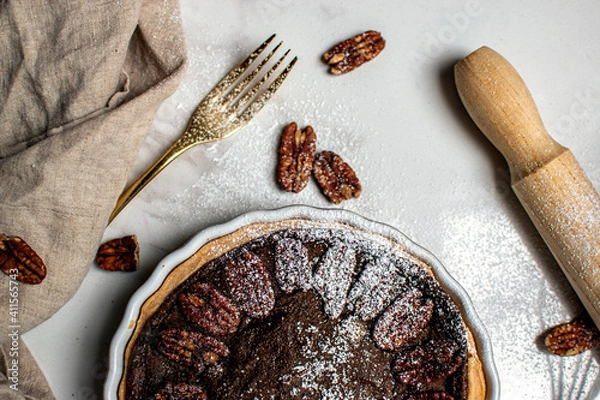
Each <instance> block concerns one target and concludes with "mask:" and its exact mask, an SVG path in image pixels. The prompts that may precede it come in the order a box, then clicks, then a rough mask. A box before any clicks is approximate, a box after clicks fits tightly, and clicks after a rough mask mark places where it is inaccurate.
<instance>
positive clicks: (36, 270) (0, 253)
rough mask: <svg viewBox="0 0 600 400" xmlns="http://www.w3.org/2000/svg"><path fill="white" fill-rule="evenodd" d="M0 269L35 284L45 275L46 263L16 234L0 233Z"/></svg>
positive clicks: (20, 279)
mask: <svg viewBox="0 0 600 400" xmlns="http://www.w3.org/2000/svg"><path fill="white" fill-rule="evenodd" d="M0 269H1V270H2V272H4V273H5V274H6V275H8V276H10V277H11V278H14V279H16V280H18V281H19V282H22V283H26V284H30V285H37V284H39V283H41V282H42V281H43V280H44V278H45V277H46V265H45V264H44V261H43V260H42V259H41V258H40V256H38V255H37V253H36V252H35V251H34V250H33V249H32V248H31V246H29V245H28V244H27V242H25V240H23V239H21V238H20V237H18V236H13V237H8V236H6V235H4V234H0Z"/></svg>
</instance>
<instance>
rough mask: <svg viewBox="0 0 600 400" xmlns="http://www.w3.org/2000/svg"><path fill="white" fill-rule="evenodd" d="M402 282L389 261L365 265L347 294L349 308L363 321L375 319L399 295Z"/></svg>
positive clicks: (381, 260)
mask: <svg viewBox="0 0 600 400" xmlns="http://www.w3.org/2000/svg"><path fill="white" fill-rule="evenodd" d="M404 280H405V278H404V277H403V276H402V275H400V274H399V273H398V269H397V268H396V265H394V264H393V263H392V262H391V261H390V260H389V259H379V260H376V261H371V262H369V263H367V265H366V266H365V267H364V268H363V270H362V271H361V273H360V275H359V277H358V279H357V281H356V283H354V285H353V286H352V289H351V290H350V294H348V305H349V308H351V309H352V310H354V313H355V314H356V315H358V316H359V317H360V318H361V319H362V320H363V321H370V320H372V319H374V318H376V317H377V316H378V315H379V314H380V313H381V312H383V310H385V309H386V307H388V306H389V305H390V303H391V302H392V301H393V300H394V298H396V296H397V295H398V294H399V293H400V290H401V288H402V286H403V282H404Z"/></svg>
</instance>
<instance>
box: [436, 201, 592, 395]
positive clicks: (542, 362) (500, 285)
mask: <svg viewBox="0 0 600 400" xmlns="http://www.w3.org/2000/svg"><path fill="white" fill-rule="evenodd" d="M522 212H523V213H524V211H522ZM523 217H526V216H525V215H523ZM441 222H442V224H443V225H444V228H443V231H444V232H447V235H446V236H445V237H444V241H443V246H442V248H443V250H444V251H443V252H442V253H441V254H440V255H439V256H440V258H441V259H442V260H443V262H444V264H446V266H447V267H448V268H451V269H452V273H453V275H454V277H455V278H456V279H457V280H458V281H459V282H460V283H461V285H462V286H464V287H465V288H466V289H467V292H468V293H470V294H471V295H472V296H473V297H472V299H473V300H474V302H475V304H474V306H475V310H476V311H477V313H478V314H479V316H480V317H481V318H482V319H483V321H484V324H485V326H486V328H487V331H488V334H490V336H491V339H492V345H493V349H494V350H496V351H495V352H494V360H495V363H496V366H497V368H498V372H499V374H500V376H502V377H504V379H506V380H507V381H509V382H511V385H505V386H503V388H502V392H503V393H504V395H505V396H506V397H507V398H511V399H512V398H515V399H516V398H527V397H531V396H532V395H534V394H535V395H536V396H537V395H540V392H543V393H544V394H545V395H546V396H547V397H546V398H552V399H571V398H572V399H594V398H596V397H595V396H596V395H597V394H598V393H600V384H599V383H598V380H597V376H598V373H599V369H598V364H597V362H596V361H594V358H595V357H597V355H596V354H594V352H587V353H583V354H580V355H577V356H573V357H568V358H563V357H558V356H554V355H552V354H549V353H548V352H547V351H546V350H545V349H544V347H543V344H542V343H541V340H540V335H542V334H543V332H545V331H546V330H547V329H549V328H550V327H552V326H554V325H556V324H559V323H563V322H567V321H569V320H571V319H572V318H574V317H575V316H576V315H577V314H578V313H579V312H581V305H580V304H579V303H578V301H577V300H576V298H575V295H574V293H572V292H571V288H570V287H569V286H568V284H567V283H566V282H564V280H563V277H562V276H561V274H562V272H561V271H560V269H559V268H558V266H557V265H556V266H554V269H552V270H545V269H544V267H543V266H544V265H550V266H552V265H553V259H552V258H551V255H550V254H549V253H548V250H547V249H546V248H545V245H544V243H543V242H542V241H541V239H540V238H539V237H538V236H537V233H536V232H535V230H534V229H533V226H530V227H529V228H528V229H529V230H527V229H524V230H523V232H518V230H517V228H518V226H515V225H514V221H513V220H511V219H510V218H509V217H508V216H507V215H504V214H497V215H492V214H491V213H490V212H489V211H488V210H486V208H484V207H483V206H482V207H481V208H474V209H471V210H469V211H468V213H467V212H466V213H465V214H461V215H445V216H444V217H443V218H442V221H441ZM528 235H531V236H532V237H531V238H530V237H528ZM535 240H537V241H535ZM481 249H486V251H481ZM539 257H545V258H544V259H543V260H542V261H543V262H540V261H539V260H538V259H537V258H539ZM557 277H559V278H557ZM548 278H550V279H548ZM514 296H516V297H517V298H518V301H515V300H514ZM565 298H567V299H568V298H570V299H572V301H571V303H566V302H565V301H564V299H565ZM497 349H502V351H497ZM520 371H528V373H527V374H526V375H524V374H522V373H521V372H520ZM548 382H552V385H548Z"/></svg>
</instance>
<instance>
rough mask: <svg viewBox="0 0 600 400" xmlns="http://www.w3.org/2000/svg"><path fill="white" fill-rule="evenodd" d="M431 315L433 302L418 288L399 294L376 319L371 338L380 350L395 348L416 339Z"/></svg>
mask: <svg viewBox="0 0 600 400" xmlns="http://www.w3.org/2000/svg"><path fill="white" fill-rule="evenodd" d="M432 315H433V302H432V301H431V299H424V298H423V295H422V293H421V292H420V291H419V290H417V289H414V290H412V291H409V292H407V293H404V294H401V295H400V296H399V297H398V298H397V299H396V300H395V301H394V302H393V303H392V305H391V306H389V307H388V308H387V309H386V310H385V311H384V312H383V314H381V316H380V317H379V318H378V319H377V323H376V324H375V327H374V328H373V340H374V341H375V343H376V344H377V346H378V347H379V348H380V349H382V350H397V349H399V348H401V347H402V346H404V345H405V344H407V343H409V342H410V341H412V340H414V339H416V338H417V337H418V335H419V334H420V333H421V332H422V331H423V329H424V328H425V327H426V326H427V325H428V324H429V321H430V320H431V316H432Z"/></svg>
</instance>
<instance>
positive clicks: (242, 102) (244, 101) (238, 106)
mask: <svg viewBox="0 0 600 400" xmlns="http://www.w3.org/2000/svg"><path fill="white" fill-rule="evenodd" d="M288 54H290V50H288V51H286V52H285V53H284V54H283V55H282V56H281V58H280V59H279V60H277V62H276V63H275V64H273V66H272V67H271V69H269V70H268V71H267V73H266V74H265V75H264V76H263V77H262V78H261V79H260V80H259V81H258V82H256V83H255V84H254V86H252V88H251V89H250V90H248V92H246V93H245V94H244V96H242V97H241V98H240V99H238V100H237V102H235V103H234V104H233V106H232V107H231V111H232V112H237V111H240V110H243V109H244V108H245V107H246V106H247V105H248V104H250V103H249V102H250V100H251V99H252V98H253V97H254V96H255V95H256V94H257V93H258V91H259V90H260V88H261V87H262V86H263V85H264V84H265V82H266V81H267V80H269V78H270V77H271V76H272V75H273V73H274V72H275V71H276V70H277V68H279V66H280V65H281V63H282V62H283V60H284V59H285V58H286V57H287V55H288ZM248 84H250V82H248Z"/></svg>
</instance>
